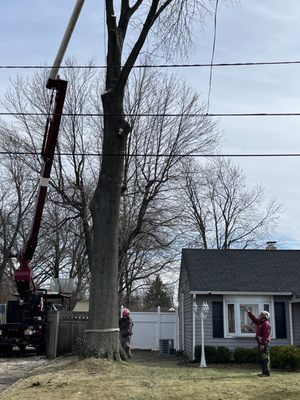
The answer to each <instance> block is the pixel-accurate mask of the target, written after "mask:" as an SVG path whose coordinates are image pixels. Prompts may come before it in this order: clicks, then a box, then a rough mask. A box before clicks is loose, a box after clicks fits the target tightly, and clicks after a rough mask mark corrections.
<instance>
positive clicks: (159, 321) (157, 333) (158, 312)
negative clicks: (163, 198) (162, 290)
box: [156, 306, 161, 349]
mask: <svg viewBox="0 0 300 400" xmlns="http://www.w3.org/2000/svg"><path fill="white" fill-rule="evenodd" d="M160 323H161V313H160V306H158V307H157V324H156V344H157V348H158V349H159V341H160V331H161V330H160Z"/></svg>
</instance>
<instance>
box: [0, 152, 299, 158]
mask: <svg viewBox="0 0 300 400" xmlns="http://www.w3.org/2000/svg"><path fill="white" fill-rule="evenodd" d="M0 155H12V156H13V155H16V156H18V155H31V156H37V155H40V153H39V152H34V151H32V152H31V151H0ZM57 155H58V154H57ZM59 155H60V156H82V157H83V156H87V157H103V154H102V153H86V152H74V153H67V152H63V153H59ZM120 156H123V155H120V154H105V157H120ZM126 156H129V157H182V158H184V157H202V158H205V157H211V158H213V157H224V158H225V157H240V158H250V157H255V158H257V157H260V158H261V157H300V153H247V154H243V153H231V154H226V153H224V154H210V153H207V154H205V153H204V154H176V155H174V154H171V153H169V154H168V153H167V154H154V153H149V154H147V153H128V154H126Z"/></svg>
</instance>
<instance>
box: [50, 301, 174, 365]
mask: <svg viewBox="0 0 300 400" xmlns="http://www.w3.org/2000/svg"><path fill="white" fill-rule="evenodd" d="M130 316H131V318H132V320H133V323H134V327H133V337H132V340H131V345H132V348H133V349H134V348H136V349H155V350H159V349H160V341H161V340H165V339H168V340H169V339H171V340H173V343H174V347H175V348H176V349H178V315H177V312H160V308H159V307H158V310H157V312H131V313H130ZM87 322H88V312H79V311H50V312H49V314H48V331H47V356H48V357H50V358H55V357H57V356H59V355H62V354H67V353H70V352H72V348H73V345H74V343H75V341H76V339H77V338H79V337H82V336H84V331H85V330H86V329H87Z"/></svg>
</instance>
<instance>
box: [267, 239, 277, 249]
mask: <svg viewBox="0 0 300 400" xmlns="http://www.w3.org/2000/svg"><path fill="white" fill-rule="evenodd" d="M276 243H277V242H276V241H273V242H267V246H266V250H277V247H276Z"/></svg>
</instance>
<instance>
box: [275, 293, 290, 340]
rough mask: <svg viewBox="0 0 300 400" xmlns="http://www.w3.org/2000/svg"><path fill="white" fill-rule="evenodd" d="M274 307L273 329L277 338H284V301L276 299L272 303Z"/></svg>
mask: <svg viewBox="0 0 300 400" xmlns="http://www.w3.org/2000/svg"><path fill="white" fill-rule="evenodd" d="M274 307H275V329H276V338H277V339H286V337H287V334H286V315H285V303H284V302H283V301H282V302H281V301H278V302H275V303H274Z"/></svg>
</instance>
